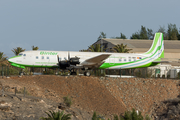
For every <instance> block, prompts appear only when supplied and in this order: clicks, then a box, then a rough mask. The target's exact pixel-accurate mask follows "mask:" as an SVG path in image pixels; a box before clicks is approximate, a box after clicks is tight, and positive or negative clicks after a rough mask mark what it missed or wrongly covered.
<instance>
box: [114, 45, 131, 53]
mask: <svg viewBox="0 0 180 120" xmlns="http://www.w3.org/2000/svg"><path fill="white" fill-rule="evenodd" d="M130 50H132V49H127V45H123V44H122V43H121V45H120V44H117V45H116V46H114V47H113V49H112V51H113V52H117V53H129V51H130Z"/></svg>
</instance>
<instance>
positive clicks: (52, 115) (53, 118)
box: [40, 111, 71, 120]
mask: <svg viewBox="0 0 180 120" xmlns="http://www.w3.org/2000/svg"><path fill="white" fill-rule="evenodd" d="M45 113H46V114H47V115H48V117H46V118H45V117H41V118H40V119H42V120H70V119H71V117H70V116H71V114H64V111H62V112H60V111H58V112H54V111H49V113H47V112H45Z"/></svg>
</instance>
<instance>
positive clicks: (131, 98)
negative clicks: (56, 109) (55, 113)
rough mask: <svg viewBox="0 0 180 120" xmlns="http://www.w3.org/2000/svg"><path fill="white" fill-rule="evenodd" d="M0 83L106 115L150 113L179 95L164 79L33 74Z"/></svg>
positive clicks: (173, 82) (173, 84) (175, 84)
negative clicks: (70, 100) (163, 102)
mask: <svg viewBox="0 0 180 120" xmlns="http://www.w3.org/2000/svg"><path fill="white" fill-rule="evenodd" d="M0 82H1V83H2V84H3V86H5V89H7V90H8V91H11V92H13V91H14V89H11V88H13V87H17V89H18V90H19V91H22V89H23V88H24V87H26V89H27V91H28V94H30V95H32V96H37V97H42V98H48V99H51V100H53V101H56V102H58V103H62V102H63V97H65V96H69V97H71V98H72V100H73V105H72V106H73V107H76V108H78V109H80V110H82V111H86V112H87V113H89V114H92V113H93V111H96V112H98V113H99V114H101V115H105V116H108V117H109V116H112V115H114V114H121V113H124V111H126V110H131V109H132V108H135V110H139V111H141V112H142V113H143V115H144V114H150V115H152V113H153V114H154V110H155V108H156V107H157V104H159V103H160V102H161V101H165V100H167V99H169V98H176V97H177V96H178V95H179V81H178V80H166V79H143V78H105V77H100V78H98V77H85V76H55V75H35V76H23V77H11V78H9V79H7V78H6V79H0ZM152 116H153V117H154V115H152ZM108 117H107V118H108Z"/></svg>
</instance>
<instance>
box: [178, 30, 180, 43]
mask: <svg viewBox="0 0 180 120" xmlns="http://www.w3.org/2000/svg"><path fill="white" fill-rule="evenodd" d="M178 40H180V28H179V34H178Z"/></svg>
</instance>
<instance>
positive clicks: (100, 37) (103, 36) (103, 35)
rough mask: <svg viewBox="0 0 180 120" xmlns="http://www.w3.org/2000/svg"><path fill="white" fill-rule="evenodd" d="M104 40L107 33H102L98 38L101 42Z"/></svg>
mask: <svg viewBox="0 0 180 120" xmlns="http://www.w3.org/2000/svg"><path fill="white" fill-rule="evenodd" d="M102 38H106V33H104V32H100V35H99V37H98V39H97V40H100V39H102Z"/></svg>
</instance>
